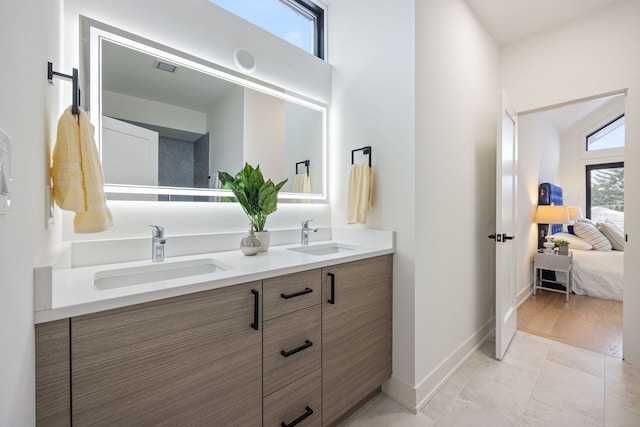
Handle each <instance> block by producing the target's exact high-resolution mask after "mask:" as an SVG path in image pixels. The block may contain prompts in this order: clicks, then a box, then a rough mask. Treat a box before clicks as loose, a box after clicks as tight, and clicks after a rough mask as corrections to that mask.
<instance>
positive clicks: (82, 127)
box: [51, 107, 113, 233]
mask: <svg viewBox="0 0 640 427" xmlns="http://www.w3.org/2000/svg"><path fill="white" fill-rule="evenodd" d="M93 134H94V128H93V125H92V124H91V123H90V122H89V119H88V117H87V114H86V113H85V112H84V110H83V109H82V108H78V117H75V116H74V115H73V114H72V113H71V107H69V108H67V109H66V110H65V111H64V113H62V116H60V119H59V120H58V134H57V139H56V145H55V147H54V149H53V165H52V166H51V179H52V180H53V197H54V200H55V201H56V203H57V204H58V206H59V207H60V209H64V210H67V211H73V212H75V213H76V215H75V218H74V219H73V228H74V231H75V232H76V233H98V232H101V231H104V230H106V229H108V228H109V227H111V226H113V219H112V217H111V211H110V210H109V208H108V207H107V205H106V200H107V196H106V195H105V194H104V175H103V172H102V164H101V163H100V156H99V154H98V149H97V147H96V143H95V141H94V139H93Z"/></svg>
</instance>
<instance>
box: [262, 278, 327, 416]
mask: <svg viewBox="0 0 640 427" xmlns="http://www.w3.org/2000/svg"><path fill="white" fill-rule="evenodd" d="M320 273H321V272H320V270H319V269H316V270H311V271H304V272H301V273H294V274H289V275H286V276H281V277H276V278H272V279H266V280H264V282H263V285H264V292H265V297H264V298H265V299H264V318H265V322H264V331H263V393H264V422H263V425H264V426H265V427H267V426H269V427H282V426H296V425H299V426H300V427H314V426H318V427H319V426H320V425H321V420H322V418H321V417H322V410H321V401H322V399H321V386H320V384H321V374H320V373H321V359H320V357H321V353H322V351H321V349H322V339H321V337H322V327H321V321H322V313H321V306H320V301H321V299H320V297H321V289H320V285H321V275H320ZM267 319H268V320H267Z"/></svg>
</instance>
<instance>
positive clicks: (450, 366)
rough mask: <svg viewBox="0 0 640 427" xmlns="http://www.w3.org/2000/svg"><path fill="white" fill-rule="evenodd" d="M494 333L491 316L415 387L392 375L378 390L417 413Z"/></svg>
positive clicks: (493, 319) (493, 323)
mask: <svg viewBox="0 0 640 427" xmlns="http://www.w3.org/2000/svg"><path fill="white" fill-rule="evenodd" d="M494 332H495V318H491V319H490V320H489V321H488V322H486V323H485V324H484V325H482V327H481V328H480V329H478V330H477V331H476V332H475V333H474V334H473V335H471V336H470V337H469V338H468V339H467V340H466V341H465V342H463V343H462V344H461V345H460V346H459V347H458V348H457V349H456V350H454V351H453V352H452V353H451V354H450V355H449V356H447V357H446V358H445V359H444V360H443V361H442V362H441V363H440V364H439V365H438V366H437V367H436V368H435V369H434V370H433V371H431V372H430V373H429V374H428V375H427V376H426V377H425V378H424V379H423V380H422V381H420V382H419V383H418V385H417V386H416V387H414V386H412V385H411V384H408V383H406V382H405V381H403V380H401V379H399V378H397V377H395V376H392V377H391V378H390V379H389V380H387V382H385V383H384V384H383V385H382V391H383V392H384V393H385V394H387V395H389V396H390V397H392V398H393V399H394V400H396V401H397V402H398V403H400V404H401V405H402V406H404V407H406V408H407V409H409V410H410V411H412V412H413V413H416V414H417V413H418V412H419V411H420V410H421V409H422V408H423V407H424V406H425V405H426V404H427V403H428V402H429V400H431V399H432V398H433V396H434V395H435V394H436V393H437V392H438V390H440V388H442V386H443V385H444V384H445V383H446V382H447V380H449V378H451V377H452V376H453V374H455V373H456V371H457V370H458V369H459V368H460V367H461V366H462V365H463V364H464V363H465V362H466V361H467V360H468V359H469V358H470V357H471V356H472V355H473V353H474V352H475V351H476V350H478V348H480V346H481V345H482V344H483V343H484V342H485V341H486V340H487V338H489V337H490V336H492V335H493V334H494Z"/></svg>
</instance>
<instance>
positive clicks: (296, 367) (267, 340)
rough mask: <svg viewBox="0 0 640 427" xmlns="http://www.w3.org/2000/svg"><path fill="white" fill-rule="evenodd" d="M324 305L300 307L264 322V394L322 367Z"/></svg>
mask: <svg viewBox="0 0 640 427" xmlns="http://www.w3.org/2000/svg"><path fill="white" fill-rule="evenodd" d="M320 316H321V306H320V305H315V306H313V307H309V308H305V309H304V310H299V311H296V312H293V313H290V314H287V315H286V316H281V317H278V318H275V319H271V320H269V321H267V322H264V324H263V325H264V330H263V350H262V357H263V390H264V395H265V396H266V395H269V394H271V393H273V392H274V391H276V390H278V389H280V388H282V387H284V386H285V385H287V384H289V383H291V382H293V381H294V380H296V379H298V378H300V377H302V376H303V375H305V374H308V373H309V372H311V371H313V370H316V369H318V368H319V367H320V355H321V348H322V345H321V338H320V337H321V334H322V330H321V323H320Z"/></svg>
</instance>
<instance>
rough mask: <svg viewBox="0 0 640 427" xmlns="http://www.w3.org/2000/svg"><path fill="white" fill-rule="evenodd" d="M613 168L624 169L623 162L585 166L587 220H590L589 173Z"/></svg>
mask: <svg viewBox="0 0 640 427" xmlns="http://www.w3.org/2000/svg"><path fill="white" fill-rule="evenodd" d="M615 168H624V161H621V162H608V163H596V164H589V165H586V166H585V181H586V200H585V202H586V203H585V205H586V206H585V210H586V217H587V218H591V172H592V171H595V170H599V169H615Z"/></svg>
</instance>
